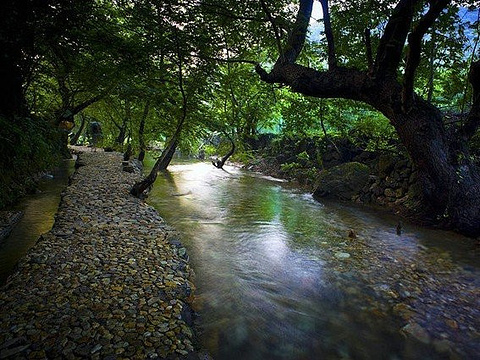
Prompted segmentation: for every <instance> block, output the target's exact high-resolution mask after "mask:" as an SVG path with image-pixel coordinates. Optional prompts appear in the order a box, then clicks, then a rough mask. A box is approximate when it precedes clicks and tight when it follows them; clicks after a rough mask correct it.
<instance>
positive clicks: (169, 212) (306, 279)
mask: <svg viewBox="0 0 480 360" xmlns="http://www.w3.org/2000/svg"><path fill="white" fill-rule="evenodd" d="M148 202H149V203H150V204H151V205H153V206H154V207H155V208H156V209H157V210H158V211H159V213H160V215H161V216H162V217H163V218H164V219H165V220H166V221H167V222H168V223H169V225H172V226H173V227H175V228H176V230H177V231H178V232H179V233H180V234H181V237H182V242H183V244H184V245H185V247H186V248H187V250H188V253H189V255H190V262H191V264H192V266H193V268H194V270H195V273H196V278H195V284H196V286H197V289H196V300H195V304H194V306H195V310H196V311H197V312H198V314H199V318H198V319H197V323H198V328H199V333H200V343H201V346H202V347H204V348H205V349H206V350H207V351H208V352H209V353H210V354H211V355H212V356H213V358H214V359H217V360H222V359H228V360H234V359H289V360H290V359H444V358H445V359H448V358H449V357H450V355H449V354H450V353H452V352H456V353H457V354H460V356H461V357H462V358H472V359H473V358H474V357H475V354H478V350H479V349H480V347H479V345H478V343H479V342H478V339H479V337H478V335H479V327H478V325H479V323H478V321H479V320H478V317H477V316H476V315H478V308H479V307H478V305H479V302H478V301H479V300H478V294H479V289H480V282H479V279H480V276H479V275H480V264H479V260H478V259H479V256H478V255H479V254H478V247H475V244H474V241H472V240H469V239H466V238H463V237H461V236H459V235H456V234H454V233H451V232H445V231H439V230H432V229H425V228H421V227H416V226H414V225H411V224H404V225H403V229H402V233H401V234H400V235H398V234H397V233H396V225H397V223H398V221H399V219H398V218H396V217H395V216H394V215H389V214H385V213H383V212H378V211H374V210H371V209H367V208H364V207H363V208H362V207H357V206H355V205H353V204H344V203H338V202H329V201H323V202H317V201H315V200H313V199H312V197H311V195H310V194H308V193H305V192H304V191H302V190H299V189H297V188H295V187H293V186H292V185H290V184H288V183H286V182H283V181H281V180H278V179H273V178H270V177H266V176H262V175H260V174H255V173H251V172H247V171H244V170H241V169H239V168H236V167H230V166H226V167H225V170H219V169H216V168H214V167H213V166H212V165H211V164H209V163H200V162H196V163H177V164H174V165H171V166H170V167H169V171H168V172H166V173H160V174H159V177H158V178H157V181H156V183H155V185H154V187H153V190H152V192H151V193H150V195H149V197H148ZM350 230H353V231H354V233H355V234H356V237H355V238H352V237H349V236H348V233H349V231H350ZM459 290H461V291H459ZM475 295H477V296H476V297H475ZM432 334H433V335H434V336H433V335H432ZM475 339H476V341H475Z"/></svg>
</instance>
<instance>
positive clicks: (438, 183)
mask: <svg viewBox="0 0 480 360" xmlns="http://www.w3.org/2000/svg"><path fill="white" fill-rule="evenodd" d="M394 125H395V128H396V129H397V132H398V135H399V137H400V139H401V141H402V143H403V144H404V146H405V147H406V149H407V151H408V153H409V154H410V157H411V158H412V160H413V162H414V164H415V165H416V167H417V169H418V171H419V174H421V175H422V180H423V189H424V196H425V200H426V205H428V207H429V211H431V212H433V214H432V215H434V216H435V218H436V219H434V220H436V221H438V223H440V224H441V225H443V226H445V227H447V228H451V229H454V230H456V231H458V232H461V233H463V234H466V235H469V236H478V235H480V173H479V171H478V167H477V166H476V165H475V164H474V163H473V162H472V161H471V159H470V157H469V154H468V152H465V150H464V151H458V148H457V145H456V142H455V141H452V140H451V138H450V134H449V133H448V132H447V131H446V130H445V129H444V126H443V122H442V116H441V114H440V113H439V111H438V110H437V109H436V108H434V107H433V106H431V105H430V104H428V103H427V102H424V101H418V102H417V104H416V105H415V106H414V107H413V109H412V111H411V112H410V113H408V114H402V113H401V114H397V115H396V116H395V121H394Z"/></svg>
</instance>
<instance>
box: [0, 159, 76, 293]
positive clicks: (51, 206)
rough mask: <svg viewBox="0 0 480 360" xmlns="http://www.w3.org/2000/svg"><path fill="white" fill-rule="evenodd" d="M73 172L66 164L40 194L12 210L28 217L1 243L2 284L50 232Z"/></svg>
mask: <svg viewBox="0 0 480 360" xmlns="http://www.w3.org/2000/svg"><path fill="white" fill-rule="evenodd" d="M72 171H73V161H71V160H65V161H64V162H63V163H62V165H61V166H60V167H59V168H57V169H55V170H54V171H53V172H52V173H51V174H49V176H46V177H44V178H42V179H41V180H40V182H39V186H38V191H37V193H35V194H31V195H27V196H25V197H24V198H23V199H21V200H20V202H19V203H18V204H17V205H16V206H15V207H14V208H13V209H12V210H20V211H22V212H23V213H24V215H23V217H22V219H21V220H20V221H19V222H18V224H17V225H16V226H15V227H14V228H13V230H12V232H11V233H10V235H9V236H8V237H7V238H6V239H4V240H3V241H1V242H0V284H2V283H4V282H5V281H6V279H7V277H8V276H9V275H10V274H11V273H12V271H13V269H14V267H15V264H16V263H17V262H18V261H19V260H20V259H21V258H22V257H23V256H24V255H25V254H26V253H27V251H28V250H29V249H30V248H31V247H32V246H33V245H34V244H35V242H36V241H37V239H38V238H39V236H40V235H41V234H43V233H46V232H47V231H49V230H50V229H51V228H52V226H53V222H54V215H55V213H56V212H57V209H58V205H59V203H60V194H61V192H62V190H63V189H64V188H65V186H66V185H67V182H68V177H69V176H70V174H71V173H72Z"/></svg>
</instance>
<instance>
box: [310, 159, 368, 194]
mask: <svg viewBox="0 0 480 360" xmlns="http://www.w3.org/2000/svg"><path fill="white" fill-rule="evenodd" d="M369 175H370V170H369V168H368V166H367V165H365V164H361V163H358V162H350V163H345V164H341V165H337V166H334V167H332V168H330V169H326V170H322V171H321V172H320V174H319V176H318V179H317V181H316V185H315V191H314V192H313V196H314V197H315V198H322V197H334V198H338V199H342V200H349V199H351V198H352V196H354V195H356V194H358V193H359V192H360V191H361V190H362V188H363V187H364V186H365V185H366V184H367V183H368V180H369Z"/></svg>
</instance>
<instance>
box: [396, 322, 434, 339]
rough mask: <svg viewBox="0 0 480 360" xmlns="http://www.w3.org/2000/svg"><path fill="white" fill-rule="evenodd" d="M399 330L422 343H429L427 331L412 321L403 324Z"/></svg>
mask: <svg viewBox="0 0 480 360" xmlns="http://www.w3.org/2000/svg"><path fill="white" fill-rule="evenodd" d="M401 332H402V333H403V334H404V335H405V336H407V337H412V338H414V339H416V340H418V341H420V342H421V343H424V344H429V343H430V341H431V340H430V335H428V333H427V331H426V330H425V329H424V328H423V327H422V326H420V325H419V324H417V323H414V322H412V323H409V324H407V325H405V326H404V327H403V328H402V330H401Z"/></svg>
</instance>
